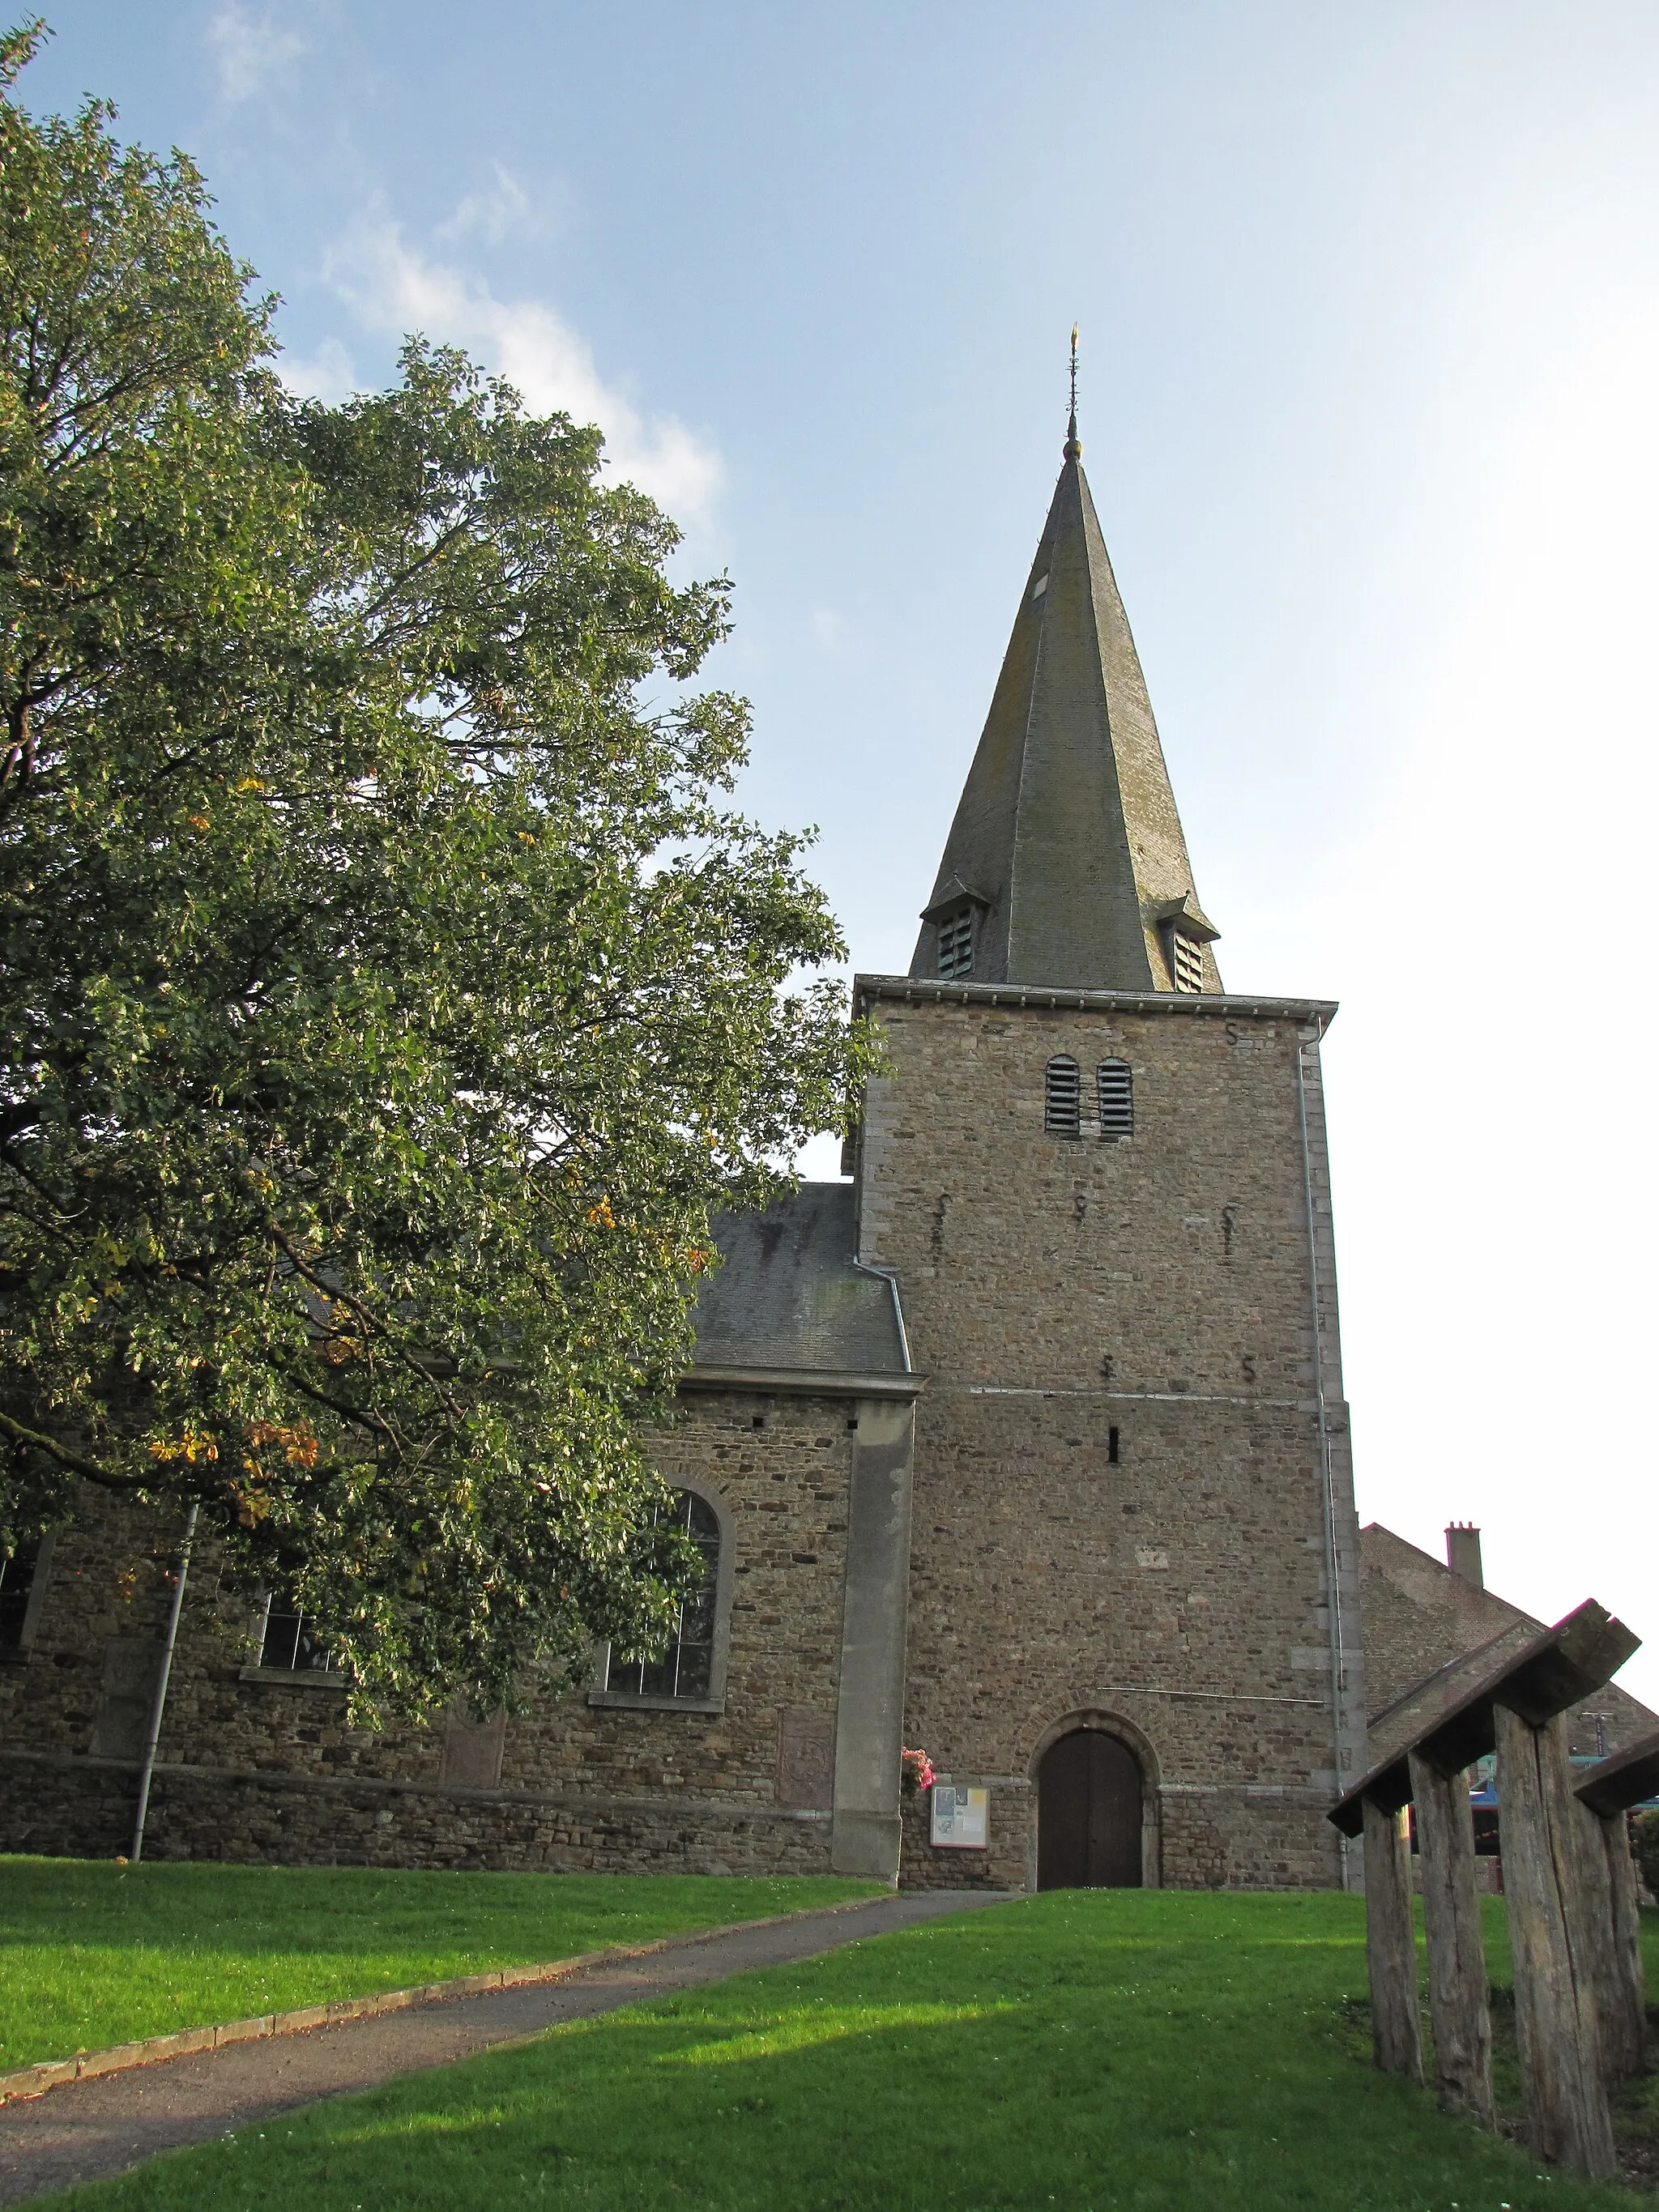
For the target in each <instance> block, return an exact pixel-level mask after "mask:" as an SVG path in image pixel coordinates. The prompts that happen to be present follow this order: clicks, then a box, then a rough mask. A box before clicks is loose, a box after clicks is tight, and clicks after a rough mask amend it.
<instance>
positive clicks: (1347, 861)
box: [27, 0, 1659, 1701]
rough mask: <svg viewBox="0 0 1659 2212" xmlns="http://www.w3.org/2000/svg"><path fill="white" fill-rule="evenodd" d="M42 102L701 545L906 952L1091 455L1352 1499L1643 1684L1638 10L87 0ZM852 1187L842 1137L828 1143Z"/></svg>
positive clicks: (384, 356) (287, 293)
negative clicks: (1075, 401)
mask: <svg viewBox="0 0 1659 2212" xmlns="http://www.w3.org/2000/svg"><path fill="white" fill-rule="evenodd" d="M51 20H52V24H53V26H54V28H55V30H56V32H57V33H58V35H57V38H56V40H55V41H54V43H53V44H52V46H51V47H50V48H49V50H48V52H46V56H45V57H44V58H43V59H42V60H41V61H40V63H39V64H37V65H36V67H35V68H34V69H33V70H32V71H31V72H30V76H29V78H28V80H27V96H28V97H29V98H30V99H31V100H33V102H34V103H35V104H37V105H52V106H68V105H72V104H73V103H74V102H75V101H76V100H77V99H78V98H79V96H80V95H81V94H82V93H83V92H88V91H96V92H99V93H102V94H106V95H108V96H110V97H111V98H112V99H113V100H115V101H116V102H117V103H118V106H119V108H120V111H121V128H122V129H123V130H124V131H125V132H127V133H128V134H129V135H131V136H132V137H137V138H139V139H142V140H143V141H145V142H147V143H151V144H167V143H178V144H179V145H182V146H184V147H185V148H186V149H189V150H190V151H191V153H192V154H193V155H195V156H196V157H197V160H198V161H200V162H201V163H202V165H203V166H204V168H205V169H206V171H207V173H208V175H209V178H210V182H211V185H212V186H213V189H214V191H216V194H217V197H218V201H219V211H220V216H221V220H222V223H223V226H224V228H225V229H226V231H227V233H228V236H229V238H230V240H231V242H232V244H233V246H234V247H235V249H236V250H237V251H238V252H240V253H241V254H244V255H246V257H247V258H249V259H250V260H251V261H252V262H253V263H254V264H256V266H257V267H258V270H259V271H260V273H261V275H262V276H263V278H264V281H265V282H266V283H269V284H270V285H271V286H272V287H274V288H275V289H276V290H278V291H280V292H281V293H282V295H283V298H284V301H285V302H286V305H285V307H284V308H283V316H282V325H281V326H282V330H283V337H284V339H285V341H286V343H287V346H288V348H289V353H288V356H287V362H286V366H287V368H288V370H289V374H291V375H292V376H293V377H294V378H295V380H296V381H298V382H301V383H304V384H306V385H307V386H308V387H309V388H313V389H315V390H318V391H319V392H323V393H324V394H325V395H326V396H329V397H333V396H336V395H337V394H338V393H340V392H343V391H344V390H346V389H348V388H349V387H350V386H352V385H353V384H354V383H356V384H364V385H368V384H374V383H377V382H380V381H382V380H386V378H387V377H388V376H389V375H390V374H391V371H392V362H393V360H394V356H395V351H396V347H397V343H398V335H399V333H400V331H402V330H403V329H404V328H406V327H410V326H419V327H422V328H423V329H425V330H426V331H428V334H429V335H431V336H433V337H438V338H445V339H452V340H455V341H458V342H459V343H465V344H467V345H468V346H470V347H471V349H473V350H474V351H475V352H477V354H479V355H480V356H481V357H483V359H485V360H486V361H487V362H489V364H490V365H491V366H492V367H495V368H501V369H503V370H505V371H506V372H507V374H511V375H512V376H513V378H514V380H517V381H519V382H520V384H521V385H522V386H523V388H524V389H525V390H526V394H527V396H528V397H529V398H531V399H532V401H533V402H535V403H536V404H540V405H544V406H549V407H551V406H554V405H565V406H568V407H570V408H571V409H572V410H573V411H575V412H578V413H580V414H582V415H586V416H592V417H593V418H595V419H597V420H599V422H601V424H602V425H603V427H605V429H606V431H607V434H608V436H609V438H610V441H611V451H612V453H613V455H614V456H615V458H616V461H617V466H618V468H619V469H620V470H622V471H624V472H626V473H629V474H632V475H634V476H635V477H637V478H638V480H639V481H641V483H645V484H646V485H647V488H648V489H652V490H653V491H654V492H655V493H656V494H657V495H658V496H659V497H660V498H661V499H662V500H663V501H664V503H665V505H667V506H668V507H670V509H671V511H672V512H674V513H677V514H678V516H679V517H680V518H681V520H683V521H684V523H685V525H686V526H687V530H688V544H687V549H686V555H685V557H686V559H687V560H688V561H689V562H691V563H693V564H694V565H696V567H698V568H717V567H722V566H729V568H730V569H731V571H732V574H733V576H734V577H735V579H736V581H737V586H738V599H737V607H738V634H737V636H736V637H735V639H734V640H733V641H732V644H731V645H730V646H729V647H726V648H725V649H724V650H723V652H722V654H721V655H720V665H719V666H718V668H717V669H716V670H715V671H714V673H715V674H716V675H717V677H718V678H719V680H720V681H722V682H725V683H728V684H733V685H735V686H737V687H738V688H740V689H742V690H744V691H746V692H747V693H748V694H749V695H750V697H751V698H752V699H753V701H754V702H755V707H756V714H757V741H756V749H755V759H754V764H753V768H752V770H751V772H750V776H749V779H748V781H747V784H746V786H745V791H744V797H745V800H746V803H747V804H748V805H750V808H751V809H752V810H753V811H757V813H759V814H761V815H762V816H763V817H765V818H767V819H768V820H769V821H772V822H775V823H792V824H799V823H806V822H813V823H817V824H818V825H819V826H820V828H821V831H822V838H821V842H820V845H819V848H818V851H817V872H818V874H819V876H820V878H821V879H822V880H823V882H824V884H826V886H827V887H828V889H829V892H830V895H831V896H832V898H833V900H834V902H835V904H836V909H837V911H838V912H839V914H840V915H841V917H842V922H843V925H844V927H845V929H846V932H847V934H848V939H849V942H850V944H851V946H852V949H853V953H854V960H855V962H856V963H857V964H858V965H859V966H860V967H862V968H866V969H894V968H897V969H902V968H903V967H905V966H906V965H907V964H908V958H909V952H910V947H911V944H912V942H913V939H914V934H915V915H916V909H917V908H919V907H920V906H921V903H922V902H923V901H924V900H925V898H926V896H927V892H928V890H929V889H930V887H931V883H932V878H933V869H934V865H935V862H936V860H937V857H938V854H939V848H940V846H941V844H942V842H943V839H944V835H945V829H946V826H947V824H948V822H949V817H950V814H951V809H952V807H953V805H954V803H955V799H956V796H957V790H958V788H959V787H960V784H961V781H962V777H963V772H964V771H965V769H966V766H967V763H968V760H969V757H970V755H971V752H972V749H973V745H974V742H975V738H976V736H977V734H978V730H979V726H980V723H981V720H982V718H983V715H984V712H985V708H986V706H987V702H988V699H989V696H990V689H991V684H992V681H993V679H994V674H995V670H996V666H997V663H998V661H999V659H1000V655H1001V652H1002V648H1003V646H1004V643H1005V641H1006V634H1007V629H1008V626H1009V624H1010V622H1011V621H1012V614H1013V611H1014V605H1015V599H1016V595H1017V593H1018V590H1019V587H1020V585H1021V582H1022V580H1023V578H1024V572H1025V568H1026V565H1027V562H1029V559H1030V552H1031V549H1032V546H1033V544H1034V542H1035V538H1036V532H1037V530H1038V528H1039V526H1040V524H1041V521H1042V515H1043V513H1044V510H1045V508H1046V505H1047V502H1048V495H1049V492H1050V489H1051V488H1052V483H1053V479H1054V474H1055V471H1056V470H1057V468H1058V465H1059V459H1060V454H1059V448H1060V440H1061V437H1062V435H1063V428H1064V386H1065V376H1064V369H1065V351H1066V337H1067V333H1068V331H1069V329H1070V326H1071V325H1072V323H1073V320H1076V321H1078V322H1079V323H1080V325H1081V326H1082V332H1083V368H1082V392H1081V412H1082V430H1083V436H1084V442H1085V454H1086V459H1085V465H1086V466H1087V468H1088V470H1089V473H1090V477H1091V483H1092V484H1093V487H1094V491H1095V495H1096V500H1097V504H1098V506H1099V508H1100V511H1101V515H1102V520H1103V524H1104V526H1105V530H1106V534H1107V540H1108V543H1109V546H1110V547H1111V550H1112V554H1113V558H1114V562H1115V567H1116V569H1117V574H1118V577H1119V580H1120V583H1121V586H1122V589H1123V592H1124V597H1125V599H1126V601H1127V606H1128V610H1129V614H1130V618H1131V620H1132V622H1133V625H1134V629H1135V632H1136V635H1137V638H1138V641H1139V645H1140V648H1141V653H1142V658H1143V659H1144V661H1145V664H1146V672H1147V676H1148V680H1149V683H1150V684H1151V688H1152V699H1153V703H1154V706H1155V708H1156V710H1157V712H1158V720H1159V724H1160V727H1161V729H1162V731H1163V734H1164V742H1165V747H1166V750H1167V752H1168V755H1169V758H1170V768H1171V772H1172V775H1173V776H1174V780H1175V783H1176V794H1177V797H1178V799H1179V800H1180V803H1181V806H1182V814H1183V816H1184V818H1185V821H1186V824H1187V828H1188V837H1189V842H1190V843H1191V846H1192V848H1193V854H1194V866H1195V868H1196V872H1197V878H1198V884H1199V890H1200V896H1202V899H1203V902H1204V905H1205V908H1206V911H1207V912H1208V913H1209V914H1210V915H1212V918H1213V919H1214V920H1215V921H1217V923H1218V926H1219V927H1220V928H1221V929H1222V930H1223V932H1224V936H1223V940H1222V942H1221V944H1220V945H1219V946H1218V952H1219V955H1220V957H1221V963H1222V969H1223V973H1224V975H1225V978H1226V980H1227V982H1228V984H1229V985H1230V987H1232V988H1235V989H1242V990H1252V989H1261V990H1264V991H1286V992H1290V991H1307V992H1317V993H1321V994H1328V995H1330V996H1333V997H1335V998H1339V999H1340V1000H1342V1002H1343V1010H1342V1013H1341V1015H1340V1019H1339V1021H1338V1024H1337V1025H1336V1028H1335V1030H1334V1032H1333V1035H1332V1036H1331V1039H1330V1042H1329V1045H1328V1069H1329V1076H1330V1085H1331V1106H1332V1115H1333V1136H1334V1149H1335V1168H1336V1178H1337V1203H1338V1216H1337V1229H1338V1238H1339V1250H1340V1257H1341V1261H1342V1271H1343V1285H1342V1287H1343V1300H1344V1322H1345V1339H1346V1352H1347V1358H1348V1369H1349V1373H1348V1381H1349V1388H1350V1392H1351V1395H1352V1399H1353V1401H1354V1436H1355V1446H1356V1453H1357V1459H1358V1483H1359V1496H1360V1506H1361V1511H1362V1516H1364V1517H1368V1518H1369V1517H1376V1518H1379V1519H1382V1520H1383V1521H1386V1522H1388V1523H1389V1525H1390V1526H1391V1527H1393V1528H1396V1529H1398V1530H1399V1531H1400V1532H1401V1534H1404V1535H1407V1536H1408V1537H1410V1538H1411V1539H1412V1540H1413V1541H1417V1542H1419V1543H1422V1544H1424V1545H1425V1547H1428V1548H1430V1549H1433V1550H1437V1549H1438V1548H1439V1541H1440V1539H1439V1531H1440V1529H1441V1528H1442V1527H1443V1523H1444V1522H1446V1521H1447V1520H1448V1519H1449V1518H1452V1517H1456V1518H1459V1519H1473V1520H1476V1521H1479V1522H1482V1523H1483V1525H1484V1527H1485V1528H1486V1557H1487V1567H1488V1576H1489V1579H1490V1580H1491V1581H1492V1583H1493V1584H1494V1586H1496V1587H1498V1588H1499V1589H1503V1590H1504V1592H1505V1593H1506V1594H1507V1595H1510V1596H1512V1597H1514V1598H1516V1600H1517V1601H1520V1602H1522V1603H1523V1604H1526V1605H1528V1606H1529V1607H1532V1608H1533V1609H1534V1610H1535V1611H1537V1612H1540V1613H1543V1614H1545V1615H1546V1616H1547V1617H1550V1618H1553V1617H1554V1616H1555V1615H1556V1614H1557V1613H1560V1612H1562V1611H1564V1610H1565V1608H1566V1607H1568V1606H1570V1605H1571V1604H1573V1603H1575V1602H1577V1600H1578V1599H1579V1598H1580V1597H1582V1596H1583V1595H1585V1594H1586V1593H1588V1592H1591V1591H1593V1592H1594V1593H1595V1595H1598V1596H1600V1597H1601V1599H1602V1600H1603V1601H1604V1602H1607V1603H1608V1604H1611V1605H1613V1606H1614V1607H1617V1608H1618V1609H1620V1610H1621V1611H1622V1612H1624V1613H1625V1614H1626V1617H1627V1618H1629V1619H1630V1620H1632V1624H1633V1626H1636V1627H1637V1628H1638V1630H1640V1629H1642V1628H1643V1627H1644V1626H1645V1627H1647V1628H1648V1629H1649V1630H1650V1632H1651V1633H1652V1635H1653V1637H1654V1638H1655V1645H1656V1650H1655V1653H1652V1654H1650V1653H1647V1652H1644V1653H1643V1654H1642V1655H1640V1656H1638V1659H1637V1660H1636V1661H1635V1662H1632V1666H1631V1667H1630V1668H1629V1669H1627V1670H1626V1676H1625V1678H1624V1679H1625V1680H1627V1681H1628V1682H1629V1683H1630V1685H1631V1686H1632V1687H1633V1688H1636V1689H1637V1690H1638V1692H1641V1691H1643V1690H1644V1689H1645V1692H1646V1694H1647V1695H1648V1697H1649V1698H1650V1699H1652V1700H1655V1701H1659V1592H1656V1589H1655V1583H1654V1577H1653V1573H1652V1564H1653V1560H1654V1558H1655V1539H1656V1536H1659V1498H1656V1484H1655V1480H1654V1474H1655V1468H1654V1457H1655V1452H1654V1438H1653V1424H1652V1421H1651V1419H1650V1415H1649V1413H1648V1410H1647V1406H1646V1402H1645V1401H1646V1397H1647V1384H1646V1383H1645V1382H1644V1377H1646V1376H1649V1375H1650V1372H1651V1370H1652V1366H1653V1351H1652V1344H1653V1334H1654V1321H1655V1311H1654V1307H1655V1299H1654V1291H1653V1273H1654V1271H1653V1265H1652V1260H1651V1255H1652V1252H1653V1249H1654V1246H1655V1231H1656V1227H1659V1223H1656V1219H1655V1212H1656V1207H1655V1201H1654V1174H1653V1168H1652V1165H1651V1158H1650V1152H1651V1134H1650V1131H1651V1122H1652V1109H1651V1105H1650V1099H1651V1093H1652V1086H1653V1079H1654V1074H1655V1066H1654V1063H1655V1057H1656V1055H1655V1050H1654V1047H1653V1044H1652V1042H1651V1036H1652V1028H1653V1024H1652V1021H1651V1018H1650V1015H1649V1013H1648V1012H1647V1010H1646V1007H1645V1004H1644V1001H1643V1000H1642V999H1641V997H1640V994H1639V990H1638V985H1640V984H1641V983H1642V981H1643V979H1644V976H1645V974H1646V967H1647V960H1648V957H1649V938H1648V929H1647V923H1648V907H1649V903H1650V878H1651V876H1652V873H1653V869H1652V860H1651V854H1652V823H1653V816H1654V799H1655V772H1654V753H1655V748H1654V742H1653V740H1654V720H1655V705H1654V689H1655V670H1654V660H1655V653H1654V646H1653V638H1654V628H1655V617H1654V610H1655V607H1656V604H1659V546H1656V540H1655V532H1654V524H1653V520H1652V518H1653V517H1654V515H1655V513H1656V512H1659V419H1656V410H1655V406H1654V394H1655V392H1659V286H1656V276H1659V14H1656V12H1655V11H1654V10H1653V9H1652V8H1651V7H1650V6H1649V5H1645V4H1644V5H1629V6H1624V5H1614V4H1607V0H1581V4H1578V5H1577V6H1574V7H1572V8H1571V9H1568V8H1566V7H1565V6H1560V5H1557V6H1553V7H1541V6H1529V5H1528V4H1525V0H1511V4H1506V5H1501V6H1500V5H1485V4H1480V3H1479V0H1467V4H1456V5H1452V6H1447V5H1445V4H1443V0H1437V4H1433V5H1418V4H1411V0H1399V4H1390V5H1389V6H1387V7H1385V8H1382V9H1369V10H1363V11H1362V10H1360V9H1334V8H1331V7H1330V6H1328V5H1306V6H1297V5H1277V4H1261V5H1254V6H1251V7H1249V8H1240V7H1237V6H1221V5H1211V4H1204V0H1182V4H1175V5H1171V6H1168V7H1164V8H1158V9H1154V8H1149V7H1146V6H1139V7H1132V6H1126V5H1115V4H1095V5H1091V6H1086V7H1085V6H1079V5H1075V4H1065V0H1059V4H1054V5H1051V6H1048V7H1045V8H1043V9H1036V8H1034V7H1014V6H1011V5H1002V6H983V5H980V6H975V5H971V4H968V5H964V4H961V0H956V4H952V5H950V6H948V7H947V6H945V5H933V4H928V5H903V4H886V5H883V6H870V5H858V4H848V0H839V4H837V5H836V7H835V8H833V9H830V8H822V7H820V8H816V9H814V8H807V7H793V8H786V7H782V6H779V5H777V4H775V0H774V4H771V5H754V4H750V5H744V4H737V0H731V4H726V0H705V4H703V5H702V6H699V7H696V8H693V7H690V6H688V5H684V4H680V5H671V4H666V0H639V4H631V5H630V4H612V5H610V6H607V7H603V8H593V7H591V6H587V7H577V6H574V5H568V4H564V3H563V0H556V3H555V4H542V5H531V4H528V0H476V4H475V5H474V6H473V7H471V9H467V10H462V9H456V8H455V7H454V6H453V5H446V6H442V7H440V6H437V5H433V4H426V0H398V4H396V5H392V4H380V3H379V0H274V4H271V5H269V6H265V5H256V4H241V3H240V0H167V4H165V5H163V4H152V3H151V0H59V4H58V5H57V6H56V7H55V8H53V9H52V10H51ZM814 1164H816V1165H817V1171H819V1172H833V1167H832V1166H831V1165H829V1164H826V1163H823V1162H818V1161H815V1163H814Z"/></svg>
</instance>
